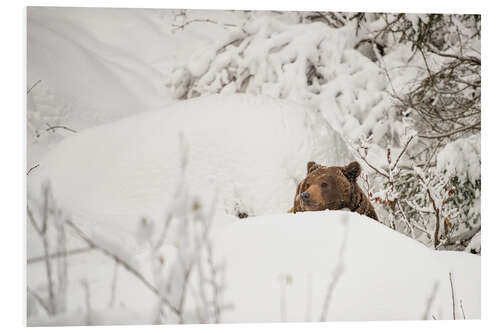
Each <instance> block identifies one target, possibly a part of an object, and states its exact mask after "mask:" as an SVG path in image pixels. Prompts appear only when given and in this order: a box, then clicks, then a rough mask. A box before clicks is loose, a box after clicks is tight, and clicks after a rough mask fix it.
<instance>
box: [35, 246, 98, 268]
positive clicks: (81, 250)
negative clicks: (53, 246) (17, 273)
mask: <svg viewBox="0 0 500 333" xmlns="http://www.w3.org/2000/svg"><path fill="white" fill-rule="evenodd" d="M94 249H95V248H93V247H82V248H77V249H73V250H68V251H66V252H55V253H52V254H49V258H50V259H55V258H61V257H64V256H66V255H74V254H80V253H86V252H89V251H92V250H94ZM44 259H45V256H37V257H32V258H28V260H27V264H28V265H29V264H35V263H37V262H40V261H43V260H44Z"/></svg>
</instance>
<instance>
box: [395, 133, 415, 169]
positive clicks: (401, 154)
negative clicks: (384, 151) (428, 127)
mask: <svg viewBox="0 0 500 333" xmlns="http://www.w3.org/2000/svg"><path fill="white" fill-rule="evenodd" d="M414 137H415V136H414V135H413V136H411V137H410V139H408V141H407V142H406V144H405V145H404V147H403V149H402V150H401V152H400V153H399V155H398V157H397V158H396V161H394V165H393V166H392V167H391V170H394V169H395V168H396V167H397V165H398V163H399V160H400V159H401V156H403V154H404V153H405V152H406V150H407V149H408V146H409V145H410V142H411V141H412V140H413V138H414Z"/></svg>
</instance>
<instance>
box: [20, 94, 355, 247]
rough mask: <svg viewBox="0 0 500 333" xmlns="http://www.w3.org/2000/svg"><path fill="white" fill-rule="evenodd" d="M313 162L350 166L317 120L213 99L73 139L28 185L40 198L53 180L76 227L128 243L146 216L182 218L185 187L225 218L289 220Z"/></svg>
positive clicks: (284, 109) (261, 101)
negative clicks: (176, 215) (283, 216)
mask: <svg viewBox="0 0 500 333" xmlns="http://www.w3.org/2000/svg"><path fill="white" fill-rule="evenodd" d="M309 160H315V161H317V162H319V163H322V164H327V165H343V164H345V163H347V162H349V161H351V160H352V157H351V154H350V153H349V152H348V149H347V147H346V145H345V143H344V141H343V139H342V138H341V136H340V135H339V134H338V133H337V132H336V131H335V130H333V129H332V128H331V127H330V126H329V125H328V123H327V122H326V121H325V120H324V118H322V116H321V115H320V114H319V113H316V112H313V111H312V110H310V109H308V108H305V107H302V106H300V105H297V104H292V103H289V102H285V101H282V100H276V99H273V98H270V97H257V96H249V95H244V94H236V95H230V96H220V95H214V96H207V97H200V98H196V99H191V100H188V101H183V102H179V103H176V104H174V105H172V106H170V107H168V108H165V109H162V110H159V111H154V112H145V113H142V114H139V115H136V116H133V117H130V118H128V119H123V120H120V121H118V122H115V123H111V124H107V125H102V126H99V127H95V128H91V129H87V130H84V131H81V132H79V133H77V134H75V135H73V136H71V137H68V138H66V139H65V140H63V141H62V142H61V143H59V144H58V145H56V146H55V147H54V148H53V149H52V150H51V151H50V152H49V153H48V154H47V156H46V158H45V160H43V161H41V164H40V167H39V168H37V169H35V170H34V171H33V172H32V173H31V174H30V176H29V180H28V181H29V190H31V191H39V189H40V184H41V182H43V181H45V180H47V179H48V180H49V181H50V183H51V186H52V190H53V193H54V197H55V200H56V202H57V204H58V205H59V206H60V207H61V208H62V209H63V210H65V211H66V212H67V213H68V214H70V215H71V216H72V219H73V220H74V221H75V222H76V223H79V224H80V226H81V227H89V226H95V227H96V228H97V231H96V232H98V233H100V234H105V235H106V236H107V237H111V238H114V239H115V240H117V241H119V242H120V243H123V241H124V239H123V238H122V237H126V236H127V237H128V236H129V235H130V234H133V230H135V229H136V225H137V223H138V222H139V219H140V218H141V217H144V216H147V217H151V218H153V220H156V221H160V220H162V219H163V218H164V217H165V213H166V211H171V212H172V210H175V209H178V207H177V205H176V202H177V201H176V199H177V198H178V197H179V196H182V193H180V192H179V188H182V189H183V191H188V192H189V193H190V195H192V196H195V197H197V198H199V201H200V202H201V203H203V204H205V205H210V204H211V203H212V202H214V200H216V201H217V211H218V213H223V214H229V215H233V216H237V215H238V214H240V213H245V214H247V215H248V216H255V215H263V214H272V213H282V212H286V211H287V210H288V209H289V208H290V206H291V204H292V201H293V196H294V194H295V188H296V184H297V183H298V182H299V181H300V180H301V179H302V178H303V177H304V176H305V169H306V163H307V161H309ZM183 165H184V168H183ZM180 201H182V200H180ZM173 213H175V212H173ZM117 226H119V228H117ZM106 228H109V229H106Z"/></svg>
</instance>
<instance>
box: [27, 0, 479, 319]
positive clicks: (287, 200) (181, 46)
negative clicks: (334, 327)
mask: <svg viewBox="0 0 500 333" xmlns="http://www.w3.org/2000/svg"><path fill="white" fill-rule="evenodd" d="M299 16H300V14H295V13H289V15H281V14H280V15H278V14H276V13H271V12H250V13H249V12H234V11H196V10H194V11H188V13H186V12H185V11H183V10H152V9H134V10H127V9H97V8H41V7H30V8H28V10H27V21H28V28H27V39H28V40H27V45H28V46H27V51H28V55H27V84H28V86H32V85H33V84H34V83H35V82H38V80H40V82H39V83H37V85H36V87H34V88H33V90H32V91H31V92H30V93H29V94H28V95H27V108H28V156H27V159H28V166H32V165H36V164H38V163H40V165H39V167H37V168H36V169H33V170H32V172H31V173H30V174H29V176H28V179H27V182H28V196H29V204H33V205H35V204H36V203H37V202H36V200H37V199H39V198H40V197H41V196H40V195H39V194H40V193H39V192H40V189H41V185H42V184H43V183H44V182H45V181H47V180H48V181H50V184H51V191H52V193H53V196H54V200H55V203H56V204H57V208H58V209H61V210H62V211H63V212H64V218H66V217H67V218H69V219H71V221H72V222H74V223H75V224H76V225H77V226H78V227H79V228H81V229H82V230H83V231H84V232H85V234H86V235H87V237H89V238H90V239H92V241H93V242H95V243H96V244H97V246H98V247H100V248H102V249H105V250H106V251H109V252H110V253H113V254H114V255H115V256H117V257H118V258H120V259H121V260H124V261H126V262H127V263H128V264H129V266H130V267H132V268H133V269H135V270H137V271H139V272H140V273H141V274H143V275H144V277H145V278H146V279H147V280H148V281H151V283H152V284H153V285H155V286H156V287H158V289H159V290H163V289H168V288H167V286H166V281H168V280H169V279H171V278H172V277H173V280H174V281H173V287H172V286H171V287H172V288H173V289H174V290H172V291H169V294H168V295H167V296H168V297H169V298H172V299H173V300H175V301H178V298H179V297H180V290H179V289H176V288H177V287H179V284H180V283H182V281H179V273H181V274H182V273H183V272H182V270H179V262H180V261H183V260H190V261H191V260H196V259H198V258H197V255H199V253H197V252H196V251H197V249H196V246H198V245H199V244H196V237H197V236H199V235H198V234H196V232H197V231H196V230H195V228H194V227H193V225H188V224H186V221H187V220H189V219H190V218H193V216H192V215H190V214H194V213H193V210H194V209H193V207H194V206H195V205H201V209H200V210H201V211H203V212H206V211H210V209H211V208H212V205H213V207H215V214H214V216H215V217H214V221H213V222H214V223H213V230H212V232H211V234H210V239H211V242H212V244H213V250H214V255H215V258H214V261H215V262H217V263H220V267H224V268H225V270H224V271H223V272H222V274H223V279H222V280H223V282H224V287H225V289H224V290H223V304H224V305H228V308H227V309H224V310H223V311H222V317H221V321H222V322H263V321H266V322H273V321H318V320H320V319H321V317H322V312H323V310H324V309H326V307H324V301H325V297H326V295H327V294H328V287H329V284H330V282H331V281H332V278H333V277H335V276H337V277H338V281H337V283H336V284H335V285H334V286H333V289H332V294H331V301H330V303H329V306H328V307H327V309H328V311H326V312H325V314H324V315H325V318H324V319H325V320H415V319H416V320H418V319H432V318H435V319H452V318H453V316H454V314H453V313H454V312H455V316H456V318H457V319H463V318H467V319H479V318H480V315H481V306H480V280H481V279H480V257H479V256H475V255H471V254H468V253H464V252H445V251H433V250H431V249H429V248H427V247H425V246H423V245H422V244H421V243H418V242H417V241H414V240H412V239H410V238H408V237H406V236H404V235H403V234H400V233H398V232H395V231H393V230H391V229H389V228H387V227H386V226H384V225H382V224H379V223H377V222H374V221H373V220H371V219H369V218H367V217H364V216H359V215H357V214H355V213H351V212H349V211H336V212H332V211H324V212H314V213H312V212H308V213H298V214H286V212H287V211H288V209H289V208H291V205H292V202H293V196H294V193H295V189H296V185H297V183H298V182H299V181H300V180H302V179H303V177H304V176H305V171H306V163H307V162H308V161H310V160H314V161H316V162H318V163H320V164H324V165H344V164H346V163H349V162H351V161H353V159H354V158H353V156H352V155H351V153H350V151H349V149H348V148H347V146H346V143H345V141H344V138H346V139H348V140H350V141H351V140H352V141H355V140H359V141H361V142H363V144H365V146H366V147H367V150H368V152H367V160H369V161H371V162H372V165H374V166H375V167H377V168H383V167H384V165H385V164H386V163H387V161H386V156H387V151H386V148H387V147H391V149H392V154H393V156H397V155H398V153H399V152H400V151H401V149H402V147H403V143H404V141H402V142H400V144H399V147H394V145H395V146H398V144H397V142H393V141H397V140H398V138H399V137H404V135H406V136H408V135H411V133H409V130H411V126H410V127H408V126H407V125H406V124H405V122H404V119H403V120H401V119H399V118H396V117H397V116H395V115H394V114H395V113H398V112H399V111H401V112H402V113H406V114H411V113H412V110H410V109H409V110H397V112H394V101H393V100H392V98H391V96H390V94H392V93H399V94H402V93H405V92H406V91H407V90H409V89H412V87H413V86H414V84H413V83H414V82H416V81H418V79H419V77H420V75H421V74H422V73H425V72H426V69H425V66H424V64H423V60H422V59H421V58H420V57H419V56H418V55H417V56H415V57H413V56H412V55H413V51H412V50H411V49H410V47H409V45H402V44H399V43H396V42H394V44H391V43H393V42H391V41H387V43H388V44H387V45H386V54H385V55H384V56H381V55H377V54H376V53H375V52H374V51H373V48H372V47H371V46H370V45H368V46H367V45H364V47H365V49H361V48H356V49H355V48H354V45H355V44H356V43H357V42H358V41H359V40H361V39H362V38H365V37H370V36H372V35H373V33H372V32H370V31H369V30H375V29H379V28H381V27H382V26H383V25H384V22H383V21H382V19H379V20H378V21H373V22H367V23H366V26H365V25H363V27H362V29H361V31H360V33H359V34H358V33H357V31H355V30H356V29H355V28H354V22H350V23H348V24H347V25H346V26H344V27H342V28H339V29H330V28H329V27H327V26H326V25H325V24H321V23H318V22H316V23H312V24H309V23H306V24H297V18H298V17H299ZM368 16H370V15H368ZM417 19H422V20H425V19H426V16H425V15H419V16H414V18H413V19H412V22H413V24H416V22H417ZM197 20H198V21H197ZM368 21H370V20H368ZM365 28H366V29H365ZM366 48H368V49H366ZM475 56H477V55H475ZM479 56H480V54H479ZM409 59H412V60H411V61H409ZM375 60H377V61H375ZM428 60H429V66H430V67H431V69H432V70H433V71H437V70H438V69H439V63H436V61H435V60H436V59H434V58H433V57H429V59H428ZM311 66H312V67H311ZM311 68H314V71H316V72H317V74H318V75H316V76H313V79H312V81H311V82H308V77H307V73H308V72H309V70H311ZM394 90H396V91H394ZM241 92H243V93H241ZM200 95H201V96H202V97H197V96H200ZM186 98H188V100H184V99H186ZM178 100H181V101H178ZM398 114H399V113H398ZM57 124H62V125H66V126H68V127H69V128H73V129H75V130H77V131H78V133H72V132H69V131H60V130H58V131H55V132H53V131H50V132H47V131H45V128H46V127H49V126H50V125H57ZM403 134H404V135H403ZM387 140H391V142H388V141H387ZM415 146H417V145H415ZM368 148H369V149H368ZM403 160H404V158H403V159H402V161H401V163H400V164H399V165H400V166H401V165H402V164H404V161H403ZM437 169H438V171H440V172H444V173H446V174H447V175H448V176H453V175H457V176H459V177H460V179H461V180H465V178H467V179H469V180H471V181H475V180H480V136H479V135H474V136H470V137H468V138H465V139H460V140H456V141H454V142H451V143H449V144H447V145H446V147H445V148H444V149H443V150H441V151H438V152H437ZM364 172H365V173H366V174H369V173H370V172H372V171H370V169H369V168H368V167H366V168H365V170H364ZM422 176H423V177H424V178H427V177H425V175H423V174H422ZM475 200H476V201H475V202H476V204H475V205H474V206H473V207H472V209H471V211H470V213H469V215H470V216H473V215H474V214H476V215H480V199H479V198H477V199H475ZM32 208H33V207H32ZM37 212H38V211H37ZM38 213H39V212H38ZM240 213H241V214H247V215H248V216H249V218H246V219H238V218H237V216H238V215H239V214H240ZM168 214H173V215H174V217H173V219H172V228H173V229H174V230H169V233H168V234H167V237H166V238H165V240H166V242H165V244H164V245H163V246H162V247H160V248H159V249H155V250H154V251H152V250H151V247H150V242H151V240H152V239H154V240H156V239H157V238H158V237H159V234H160V232H161V230H162V226H163V224H162V222H164V221H165V218H166V216H167V215H168ZM196 214H201V213H200V212H198V213H196ZM196 214H195V215H196ZM194 218H195V219H196V218H199V216H194ZM143 221H144V222H143ZM51 228H52V226H51ZM67 229H68V235H67V237H68V244H67V247H68V248H69V249H74V248H80V247H82V246H85V245H86V244H85V243H84V242H83V241H82V240H81V239H80V238H79V237H78V236H77V235H75V234H74V233H73V232H72V230H71V229H70V228H67ZM54 233H55V231H54V230H53V228H52V229H50V230H49V237H51V238H54V239H55V236H54V235H53V234H54ZM53 236H54V237H53ZM27 245H28V248H27V254H28V256H29V257H33V256H39V255H41V254H42V252H41V248H42V244H41V241H40V238H39V237H38V235H37V234H36V233H35V231H34V230H33V228H32V226H31V225H30V224H28V227H27ZM472 250H474V251H475V252H480V251H481V236H480V232H479V233H477V234H476V235H475V236H474V238H473V239H472V241H471V242H470V244H469V245H468V247H467V249H466V251H467V252H470V251H472ZM158 259H161V260H162V264H161V265H160V264H158ZM163 262H164V263H163ZM54 267H55V268H59V267H58V266H57V265H56V264H55V263H54ZM114 267H115V262H114V260H113V259H112V258H110V257H108V256H105V255H104V254H102V253H101V252H100V251H98V250H92V251H89V252H85V253H83V254H78V255H74V256H71V258H70V260H69V261H68V274H69V278H68V281H69V284H68V290H67V291H66V293H65V294H64V295H58V297H65V298H66V300H65V301H66V305H67V311H66V312H64V313H60V314H57V315H56V316H54V317H52V318H48V317H46V316H45V314H44V311H43V310H41V308H40V307H37V305H36V304H37V302H36V301H35V300H34V299H33V297H30V296H29V297H28V312H29V313H30V316H29V319H28V324H29V325H30V326H33V325H84V324H101V325H108V324H152V323H157V319H158V318H157V314H158V311H159V306H158V297H157V296H156V295H154V294H153V293H152V292H151V290H149V289H148V288H147V287H146V286H145V285H144V284H142V283H141V282H140V281H139V280H137V278H136V277H135V276H133V275H132V274H131V273H130V272H128V271H126V270H125V269H124V268H123V267H121V266H119V267H118V269H117V281H116V288H117V289H116V293H115V294H114V295H115V296H114V297H115V299H114V300H113V292H112V277H113V273H114ZM450 273H451V274H450ZM58 278H59V277H58ZM196 278H197V275H193V276H192V277H191V279H192V280H191V281H190V285H191V286H193V285H194V286H197V285H198V282H199V281H196ZM176 279H177V280H176ZM450 279H451V281H452V283H453V289H454V290H453V291H454V294H453V296H454V298H455V300H456V303H455V307H453V297H452V293H451V283H450ZM81 281H87V282H88V290H89V293H90V300H89V305H90V309H86V308H85V304H86V296H85V288H84V287H83V286H82V283H81ZM170 281H171V280H170ZM27 284H28V286H30V288H32V290H36V291H37V292H39V293H40V294H42V295H44V294H46V290H47V281H46V273H45V268H44V263H43V262H38V263H34V264H30V265H29V266H28V274H27ZM172 288H171V289H172ZM30 304H31V305H30ZM197 307H199V302H198V300H197V298H196V295H195V293H194V292H188V297H187V303H186V316H185V321H186V322H193V323H194V322H198V318H197V317H196V315H195V313H196V312H197V310H199V308H197ZM203 310H205V311H206V309H202V311H203ZM30 311H34V312H30ZM168 319H169V322H172V323H174V322H177V321H176V319H175V318H168Z"/></svg>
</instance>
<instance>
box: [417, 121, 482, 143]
mask: <svg viewBox="0 0 500 333" xmlns="http://www.w3.org/2000/svg"><path fill="white" fill-rule="evenodd" d="M480 125H481V121H478V122H477V123H475V124H473V125H469V126H464V127H460V128H458V129H456V130H454V131H451V132H448V133H444V134H439V135H422V134H419V135H418V137H419V138H423V139H442V138H446V137H449V136H452V135H454V134H457V133H460V132H464V131H467V130H470V129H477V130H480V129H481V128H478V126H480Z"/></svg>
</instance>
